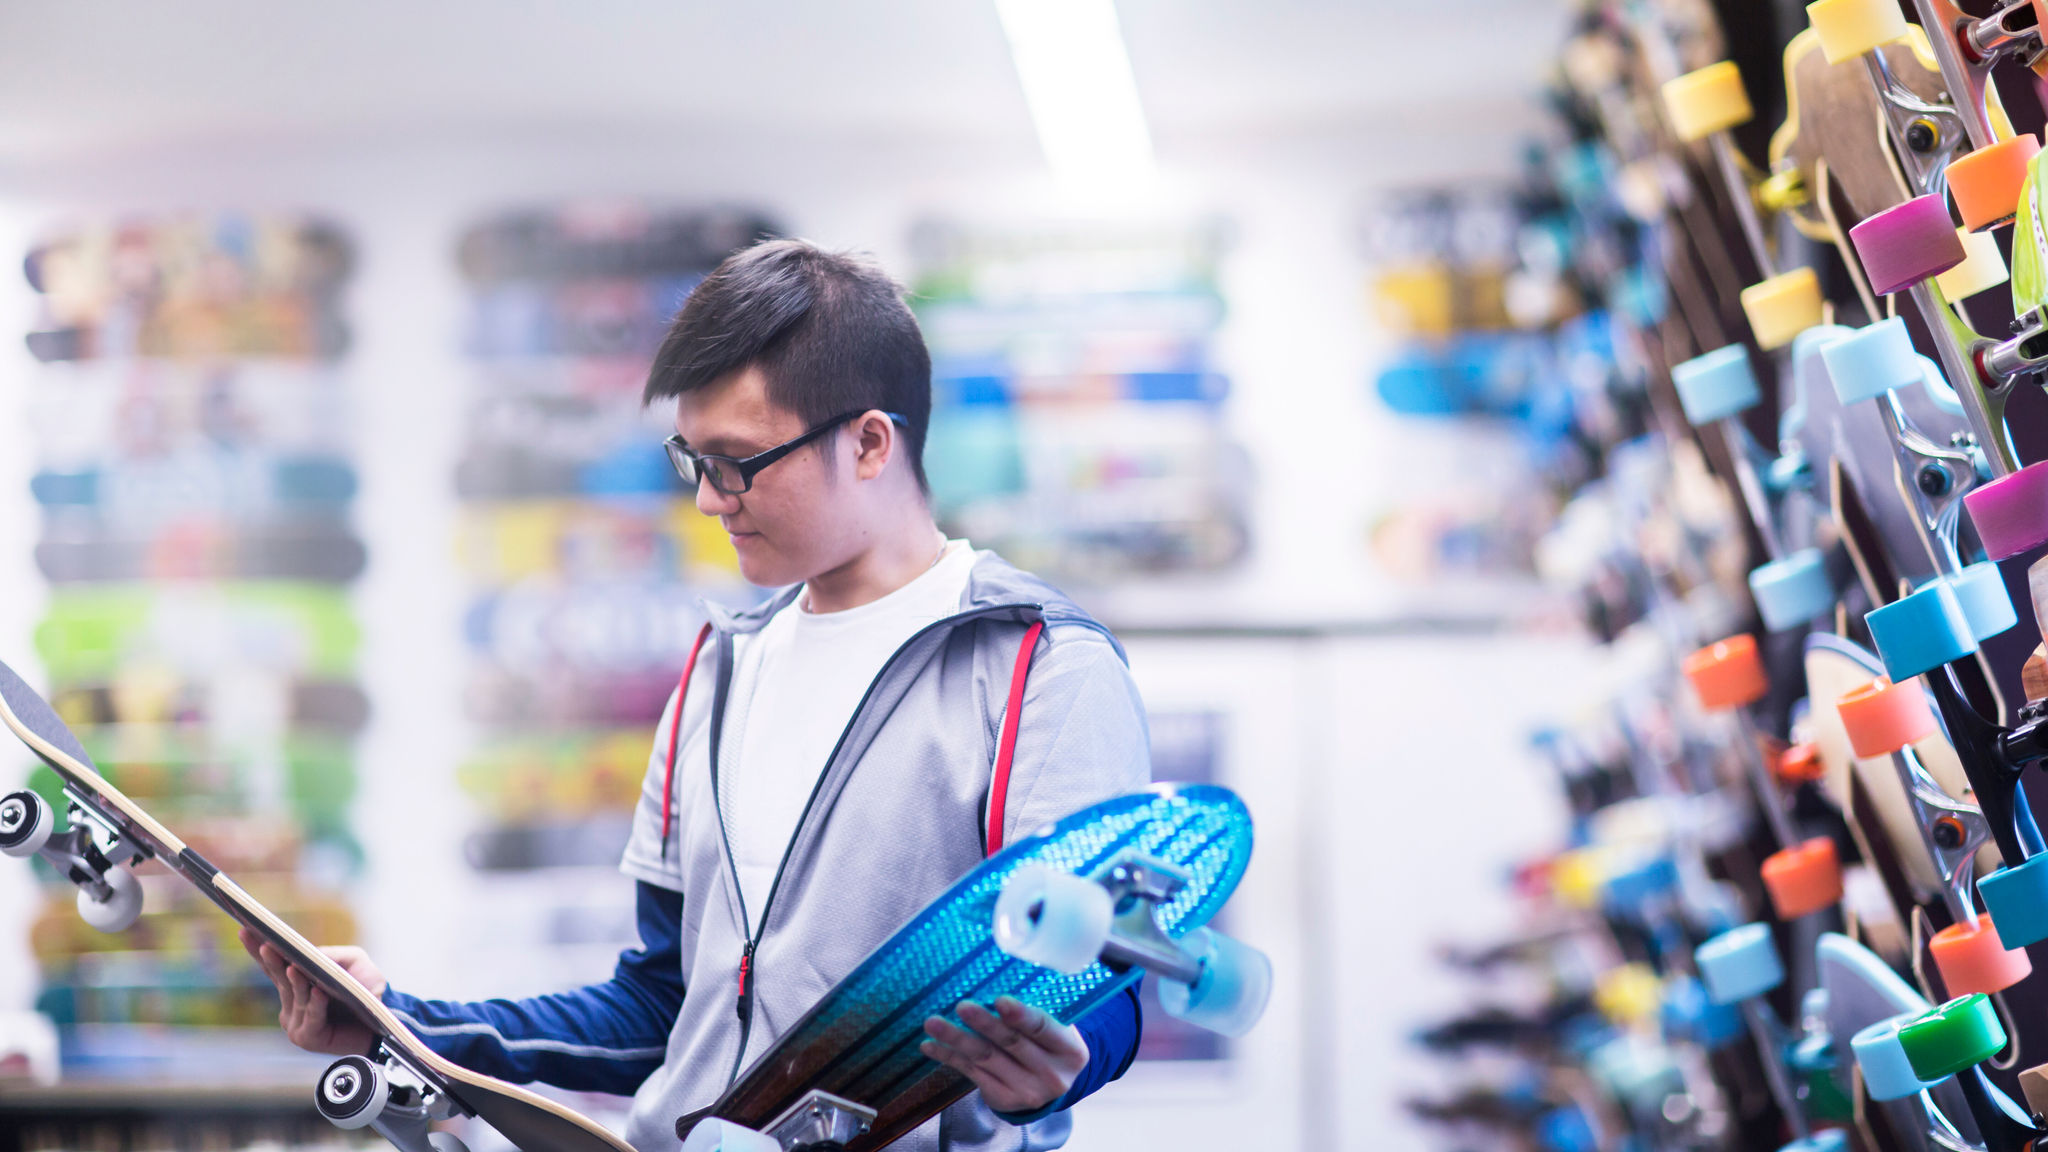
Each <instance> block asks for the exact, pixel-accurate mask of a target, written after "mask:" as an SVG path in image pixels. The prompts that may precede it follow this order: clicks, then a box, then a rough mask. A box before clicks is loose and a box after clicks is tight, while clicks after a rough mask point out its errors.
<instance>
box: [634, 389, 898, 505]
mask: <svg viewBox="0 0 2048 1152" xmlns="http://www.w3.org/2000/svg"><path fill="white" fill-rule="evenodd" d="M871 411H873V409H871V408H862V409H861V410H859V411H858V412H848V413H845V414H844V415H840V416H834V417H833V418H831V419H830V420H827V421H825V422H824V423H823V424H820V425H818V426H817V427H816V428H813V429H811V430H810V431H808V432H806V433H804V434H803V435H801V436H799V437H797V438H796V439H794V440H785V441H783V442H782V443H780V444H777V445H776V446H775V447H773V448H770V449H768V450H766V451H764V452H756V453H754V454H753V455H752V456H748V457H745V458H744V459H742V458H739V457H733V456H715V455H712V454H711V453H708V452H699V451H697V450H696V449H695V448H692V447H690V446H689V445H688V444H685V443H683V438H682V437H681V436H680V435H676V436H671V437H669V438H668V439H666V440H664V441H662V442H661V446H662V447H663V448H666V449H668V460H669V463H671V464H674V465H675V466H676V475H678V476H681V477H682V478H683V483H685V484H688V485H689V486H690V487H692V488H695V487H696V486H697V483H698V480H699V479H700V478H702V479H708V480H710V481H711V486H712V487H713V488H716V489H718V490H719V491H720V492H723V493H725V494H726V495H727V496H738V495H741V494H742V493H744V492H746V491H747V489H749V488H752V487H753V486H754V475H755V473H757V472H759V471H760V470H761V469H763V468H766V467H767V466H769V465H770V464H773V463H775V462H776V461H777V460H780V459H782V458H783V457H784V456H787V455H789V454H790V453H791V452H794V451H796V450H797V449H799V448H801V447H803V446H804V445H806V444H808V443H810V442H811V441H813V440H816V439H817V438H818V437H820V436H823V435H824V434H825V433H827V432H830V431H832V430H833V429H835V428H837V427H839V426H840V425H841V424H844V423H846V422H847V421H848V420H852V419H855V418H856V417H860V416H865V415H867V414H868V413H869V412H871ZM882 415H884V416H887V417H888V418H889V419H891V420H893V421H895V422H896V423H898V424H901V425H903V426H904V427H906V428H907V427H909V426H910V421H909V420H908V419H907V418H905V417H904V416H901V415H899V414H897V413H895V412H884V413H882Z"/></svg>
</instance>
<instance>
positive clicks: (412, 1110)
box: [313, 1044, 468, 1152]
mask: <svg viewBox="0 0 2048 1152" xmlns="http://www.w3.org/2000/svg"><path fill="white" fill-rule="evenodd" d="M378 1054H379V1056H380V1057H381V1062H380V1060H379V1059H372V1058H371V1057H369V1056H344V1057H342V1058H341V1059H339V1060H336V1061H335V1062H334V1063H332V1064H330V1065H328V1066H327V1071H325V1072H322V1073H321V1074H320V1082H319V1083H318V1084H317V1085H316V1086H315V1087H314V1090H313V1105H314V1107H315V1108H317V1109H318V1110H319V1112H320V1115H321V1116H322V1117H324V1118H326V1120H327V1121H328V1122H329V1123H330V1124H333V1125H334V1126H335V1127H337V1128H341V1129H344V1130H353V1129H357V1128H369V1129H371V1130H372V1131H374V1132H376V1133H377V1134H378V1135H379V1136H382V1137H384V1138H385V1139H386V1140H389V1141H390V1142H391V1144H392V1145H393V1146H394V1147H396V1148H398V1149H399V1152H468V1147H467V1145H465V1144H463V1142H462V1140H461V1139H460V1138H459V1137H457V1136H455V1135H453V1134H452V1133H448V1132H435V1131H433V1130H432V1127H431V1126H432V1124H433V1123H434V1122H435V1121H437V1120H446V1119H448V1117H450V1116H451V1115H453V1114H454V1112H455V1104H454V1101H453V1100H451V1099H450V1098H449V1097H448V1095H447V1094H446V1093H444V1092H439V1091H436V1090H434V1089H433V1088H430V1087H426V1085H429V1084H431V1083H432V1082H433V1081H432V1080H431V1079H430V1078H429V1077H425V1076H421V1075H420V1074H419V1070H418V1069H415V1068H413V1067H412V1066H411V1065H410V1064H409V1063H407V1062H406V1061H404V1060H402V1059H400V1058H399V1057H397V1056H396V1055H394V1054H392V1053H390V1052H389V1051H388V1050H387V1049H385V1048H384V1046H383V1045H381V1044H379V1045H378ZM400 1069H403V1070H404V1071H405V1072H406V1074H407V1076H406V1079H407V1080H416V1081H418V1083H417V1084H413V1083H407V1082H405V1081H404V1080H399V1079H397V1078H396V1077H394V1076H392V1075H391V1074H390V1072H391V1071H396V1070H400Z"/></svg>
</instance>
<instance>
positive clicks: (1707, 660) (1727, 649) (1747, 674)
mask: <svg viewBox="0 0 2048 1152" xmlns="http://www.w3.org/2000/svg"><path fill="white" fill-rule="evenodd" d="M1679 670H1680V671H1682V672H1684V673H1685V679H1686V681H1687V682H1688V683H1690V684H1691V685H1692V690H1693V694H1694V695H1696V696H1698V697H1699V699H1700V706H1701V707H1703V708H1705V709H1706V710H1707V711H1709V712H1727V711H1730V710H1732V709H1735V708H1740V707H1742V706H1743V705H1745V704H1752V703H1755V702H1756V701H1758V700H1761V699H1763V695H1764V693H1765V692H1766V691H1767V690H1769V688H1770V680H1769V679H1768V678H1767V677H1766V676H1765V674H1764V662H1763V659H1762V658H1761V657H1759V656H1758V655H1757V651H1756V638H1755V637H1754V636H1750V635H1748V634H1747V633H1744V634H1742V635H1739V636H1730V637H1728V638H1727V639H1726V640H1718V641H1716V642H1714V643H1712V644H1709V645H1707V646H1706V647H1705V648H1701V649H1699V650H1698V651H1696V652H1694V653H1693V654H1692V655H1690V656H1687V657H1686V658H1685V659H1684V661H1682V662H1681V663H1680V664H1679Z"/></svg>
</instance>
